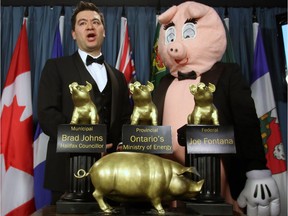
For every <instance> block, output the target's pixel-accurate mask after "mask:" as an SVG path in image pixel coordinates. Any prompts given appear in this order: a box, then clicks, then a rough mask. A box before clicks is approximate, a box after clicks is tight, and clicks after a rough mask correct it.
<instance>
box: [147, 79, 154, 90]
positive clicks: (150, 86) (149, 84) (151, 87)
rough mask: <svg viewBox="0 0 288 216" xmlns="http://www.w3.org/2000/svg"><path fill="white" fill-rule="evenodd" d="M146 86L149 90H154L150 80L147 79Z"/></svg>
mask: <svg viewBox="0 0 288 216" xmlns="http://www.w3.org/2000/svg"><path fill="white" fill-rule="evenodd" d="M147 88H148V90H149V91H150V92H151V91H153V90H154V85H153V83H152V82H149V81H147Z"/></svg>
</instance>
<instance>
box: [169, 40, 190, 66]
mask: <svg viewBox="0 0 288 216" xmlns="http://www.w3.org/2000/svg"><path fill="white" fill-rule="evenodd" d="M167 51H168V52H167V53H168V55H169V56H170V57H171V58H173V59H174V60H175V62H176V63H177V64H186V63H187V61H188V57H187V50H186V48H185V46H184V45H183V44H181V43H179V42H174V43H171V44H169V45H168V47H167Z"/></svg>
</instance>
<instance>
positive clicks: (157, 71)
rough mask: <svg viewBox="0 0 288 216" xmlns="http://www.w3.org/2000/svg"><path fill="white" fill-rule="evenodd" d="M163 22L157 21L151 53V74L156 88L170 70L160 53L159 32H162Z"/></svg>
mask: <svg viewBox="0 0 288 216" xmlns="http://www.w3.org/2000/svg"><path fill="white" fill-rule="evenodd" d="M160 27H161V24H160V23H159V22H157V26H156V31H155V36H154V45H153V50H152V55H151V76H150V81H151V82H152V83H153V84H154V87H155V88H156V87H157V86H158V85H159V83H160V80H161V79H162V77H164V76H165V75H166V74H167V73H168V70H167V69H166V66H165V65H164V63H163V62H162V60H161V57H160V55H159V53H158V40H159V32H160Z"/></svg>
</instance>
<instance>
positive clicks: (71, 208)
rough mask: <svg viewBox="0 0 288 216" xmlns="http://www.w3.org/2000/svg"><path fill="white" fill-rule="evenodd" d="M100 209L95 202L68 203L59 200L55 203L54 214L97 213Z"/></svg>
mask: <svg viewBox="0 0 288 216" xmlns="http://www.w3.org/2000/svg"><path fill="white" fill-rule="evenodd" d="M99 211H101V209H100V208H99V205H98V203H97V202H96V201H94V202H69V201H63V200H59V201H57V202H56V213H59V214H87V213H91V212H99Z"/></svg>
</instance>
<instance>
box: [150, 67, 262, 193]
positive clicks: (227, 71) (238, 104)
mask: <svg viewBox="0 0 288 216" xmlns="http://www.w3.org/2000/svg"><path fill="white" fill-rule="evenodd" d="M174 79H175V77H173V76H172V75H170V74H168V75H166V76H165V77H163V79H162V80H161V82H160V84H159V86H158V87H157V89H155V92H154V97H153V100H154V103H155V105H156V106H157V108H158V122H159V124H160V125H161V124H162V116H163V108H164V100H165V94H166V92H167V89H168V88H169V85H170V84H171V83H172V81H173V80H174ZM176 79H177V78H176ZM200 82H204V83H205V84H206V85H207V84H208V83H213V84H214V85H215V86H216V91H215V92H214V93H213V103H214V105H215V106H216V108H217V110H218V118H219V123H220V125H232V126H233V128H234V136H235V144H236V152H237V153H236V154H234V155H226V156H223V158H222V160H223V162H224V166H225V171H226V175H227V178H228V182H229V185H230V190H231V195H232V197H233V198H234V199H237V197H238V195H239V194H240V192H241V191H242V189H243V188H244V185H245V182H246V175H245V174H246V172H247V171H251V170H261V169H267V167H266V158H265V153H264V147H263V144H262V138H261V132H260V122H259V119H258V117H257V114H256V109H255V105H254V101H253V99H252V97H251V90H250V87H249V86H248V85H247V84H246V82H245V80H244V78H243V76H242V74H241V71H240V67H239V65H237V64H233V63H231V64H230V63H220V62H218V63H216V64H215V65H214V66H213V67H212V68H211V69H210V70H209V71H207V72H205V73H203V74H202V75H201V81H200ZM180 97H181V96H180ZM184 100H186V99H184Z"/></svg>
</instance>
